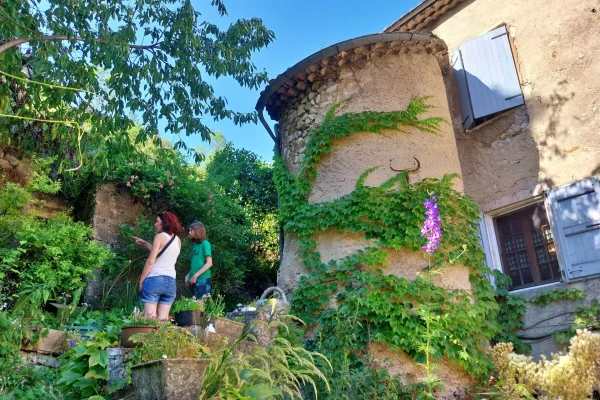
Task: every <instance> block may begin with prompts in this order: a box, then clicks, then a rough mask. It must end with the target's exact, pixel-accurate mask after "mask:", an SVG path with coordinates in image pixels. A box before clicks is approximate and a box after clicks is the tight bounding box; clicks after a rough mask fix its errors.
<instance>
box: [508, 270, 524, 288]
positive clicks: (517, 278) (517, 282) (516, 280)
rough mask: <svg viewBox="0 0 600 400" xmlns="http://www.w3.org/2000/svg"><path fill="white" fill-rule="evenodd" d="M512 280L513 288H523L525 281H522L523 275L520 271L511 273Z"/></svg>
mask: <svg viewBox="0 0 600 400" xmlns="http://www.w3.org/2000/svg"><path fill="white" fill-rule="evenodd" d="M509 276H510V278H511V279H512V287H516V286H522V285H523V281H521V274H519V270H518V269H517V270H514V271H510V273H509Z"/></svg>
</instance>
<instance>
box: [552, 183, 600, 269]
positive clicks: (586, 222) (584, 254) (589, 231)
mask: <svg viewBox="0 0 600 400" xmlns="http://www.w3.org/2000/svg"><path fill="white" fill-rule="evenodd" d="M548 203H549V205H550V210H551V213H552V219H553V221H554V226H555V234H556V236H557V237H556V239H557V242H558V255H559V256H560V258H561V260H562V262H563V265H564V270H565V275H566V278H567V280H570V281H571V280H577V279H582V278H587V277H590V276H593V275H600V184H599V183H598V178H596V177H592V178H588V179H585V180H583V181H579V182H576V183H574V184H571V185H567V186H563V187H560V188H557V189H555V190H552V191H550V192H549V193H548Z"/></svg>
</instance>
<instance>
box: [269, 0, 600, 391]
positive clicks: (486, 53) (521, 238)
mask: <svg viewBox="0 0 600 400" xmlns="http://www.w3.org/2000/svg"><path fill="white" fill-rule="evenodd" d="M599 25H600V3H599V2H598V0H576V1H571V2H567V3H565V2H563V1H559V0H547V1H541V0H528V1H525V2H523V1H516V0H508V1H505V2H502V3H501V5H499V4H498V3H497V2H495V1H493V0H427V1H425V2H423V3H422V4H420V5H419V6H418V7H416V8H415V9H413V10H412V11H410V12H409V13H408V14H407V15H405V16H403V17H402V18H400V19H399V20H398V21H396V22H394V23H393V24H392V25H391V26H390V27H389V28H386V30H385V32H384V33H381V34H375V35H368V36H364V37H359V38H356V39H352V40H348V41H345V42H342V43H338V44H336V45H334V46H331V47H328V48H326V49H323V50H321V51H319V52H317V53H315V54H313V55H311V56H309V57H307V58H305V59H304V60H302V61H300V62H299V63H297V64H296V65H294V66H292V67H291V68H289V69H288V70H287V71H285V72H284V73H282V74H281V75H279V76H278V77H277V78H276V79H275V80H274V81H272V82H271V83H270V84H269V85H268V86H267V88H266V89H265V91H264V92H263V93H262V94H261V97H260V99H259V101H258V104H257V110H258V111H259V118H260V119H261V121H263V123H264V125H265V127H266V128H267V130H268V131H269V134H270V135H271V137H272V138H273V139H274V140H275V142H276V148H277V151H279V152H280V154H281V155H282V157H283V160H284V162H285V164H286V166H287V168H288V170H289V171H291V172H292V173H297V172H298V171H299V168H300V163H301V160H302V159H303V157H304V152H305V146H306V141H307V135H308V133H309V132H310V131H311V130H312V129H313V128H314V127H316V126H319V124H321V123H322V122H323V118H324V114H325V112H327V110H328V109H329V108H330V107H331V106H332V105H333V104H334V103H336V102H339V101H342V100H343V101H344V103H343V105H342V106H341V109H340V111H339V112H341V113H347V112H360V111H367V110H371V111H373V110H376V111H391V110H398V109H404V108H406V106H407V104H408V102H409V101H410V98H411V97H413V96H424V95H426V96H431V97H430V103H431V104H432V105H433V106H434V107H433V108H432V109H431V110H429V111H428V112H429V114H430V115H435V116H441V117H443V118H444V119H446V120H447V121H448V122H449V124H447V125H446V126H444V125H443V124H442V129H441V132H440V135H439V136H434V137H427V136H424V135H419V134H418V133H417V132H413V131H411V130H409V131H408V135H406V136H402V137H401V138H396V137H394V136H393V135H390V136H389V137H388V136H382V135H377V134H365V135H358V136H352V137H348V138H343V139H339V140H338V141H336V142H335V146H334V147H333V150H332V152H331V153H330V154H329V155H328V156H327V157H325V158H323V159H322V160H320V161H319V163H318V165H317V170H318V172H319V175H318V178H317V180H316V182H315V183H314V185H313V187H312V191H311V194H310V198H309V201H310V202H311V203H319V202H326V201H331V200H334V199H336V198H339V197H341V196H343V195H346V194H348V193H350V192H351V191H352V190H353V189H354V187H355V183H356V181H357V179H358V178H359V176H360V174H361V173H362V172H363V171H364V170H365V169H367V168H373V167H375V168H376V169H375V172H374V173H373V174H372V175H370V176H369V178H368V179H369V180H368V181H367V182H366V183H367V184H368V185H374V186H375V185H379V184H381V183H382V182H384V181H385V180H386V179H389V177H390V176H391V174H393V173H394V172H393V171H394V170H402V169H411V168H415V169H416V171H415V173H414V179H415V180H419V179H423V178H425V177H440V176H441V175H443V174H445V173H449V172H458V173H460V175H461V177H462V180H458V181H456V184H455V185H456V188H457V189H458V190H464V193H466V194H468V195H470V196H472V197H473V198H474V199H475V200H476V202H477V203H478V205H479V206H480V209H481V212H482V222H481V224H480V228H481V239H482V246H483V248H484V250H485V252H486V262H487V264H488V266H489V267H490V268H491V269H498V270H501V271H503V272H504V273H506V274H507V275H509V276H511V278H512V281H513V285H512V291H511V293H514V294H519V295H522V296H523V297H525V298H526V299H530V298H532V297H533V296H535V295H536V294H538V293H540V292H541V291H544V290H549V289H556V288H571V287H576V288H580V289H583V290H585V291H586V292H587V293H588V299H587V302H589V301H590V300H591V299H593V298H596V297H598V291H599V290H600V280H599V279H598V277H599V276H600V186H599V184H598V175H599V174H600V132H599V130H598V126H599V125H600V112H599V107H600V98H599V97H598V96H599V95H598V93H599V92H600V90H599V89H600V78H598V77H599V76H600V51H599V50H598V49H600V37H599V36H598V35H596V34H595V33H594V32H596V31H597V30H598V27H599ZM263 110H266V111H267V112H268V114H269V115H270V116H271V118H272V119H274V120H275V121H277V122H278V125H276V129H275V132H272V131H271V130H270V128H269V127H268V125H267V124H266V121H265V120H264V116H263V114H262V112H263ZM415 163H416V164H415ZM284 239H285V240H284V248H283V253H282V260H281V267H280V274H279V278H278V284H279V285H280V286H281V287H283V288H284V289H285V290H287V291H291V290H292V289H293V287H294V285H295V284H296V282H297V281H298V279H299V277H300V276H301V275H302V274H303V270H302V267H301V261H300V260H299V258H298V248H297V247H298V244H297V241H296V239H295V238H294V237H293V235H291V234H289V233H285V235H284ZM317 243H318V251H319V252H320V254H321V257H322V259H323V261H327V260H328V259H336V258H339V257H341V256H344V255H347V254H349V253H352V252H354V251H356V250H357V249H361V248H364V247H365V246H367V245H368V241H366V240H365V239H364V238H362V237H357V236H355V235H352V234H343V233H339V232H329V231H325V232H322V233H321V234H319V237H318V238H317ZM417 270H418V263H416V261H415V260H414V258H413V256H411V254H409V252H400V251H398V252H397V253H394V254H393V255H391V256H390V265H389V267H388V270H387V271H386V273H393V274H396V275H399V276H403V277H406V278H407V279H410V278H413V279H414V277H415V273H416V271H417ZM447 274H448V275H447V276H444V278H443V279H441V280H440V282H438V283H439V284H440V285H445V287H447V288H449V289H451V288H461V289H465V290H469V288H470V287H469V281H468V271H466V270H464V269H461V268H460V267H456V268H455V270H453V271H448V272H447ZM574 309H575V303H573V302H569V301H559V302H555V303H552V304H551V305H549V306H547V307H541V306H537V305H535V304H533V303H528V309H527V313H526V315H525V319H524V320H525V330H524V332H521V337H522V338H523V340H524V341H526V342H530V343H531V344H532V346H533V355H534V356H538V355H540V354H549V353H550V352H551V351H556V350H559V349H561V348H562V346H559V345H557V344H556V343H554V342H553V340H552V339H551V337H550V335H551V333H552V332H553V331H556V330H560V329H566V328H567V327H568V326H570V324H571V323H572V321H573V312H574ZM452 371H453V369H452V368H446V369H445V372H444V373H445V374H446V373H448V374H450V375H452V373H453V372H452ZM456 374H457V373H455V375H454V376H446V378H447V379H446V380H447V381H456V382H458V381H460V380H461V379H463V378H461V377H460V376H458V375H456Z"/></svg>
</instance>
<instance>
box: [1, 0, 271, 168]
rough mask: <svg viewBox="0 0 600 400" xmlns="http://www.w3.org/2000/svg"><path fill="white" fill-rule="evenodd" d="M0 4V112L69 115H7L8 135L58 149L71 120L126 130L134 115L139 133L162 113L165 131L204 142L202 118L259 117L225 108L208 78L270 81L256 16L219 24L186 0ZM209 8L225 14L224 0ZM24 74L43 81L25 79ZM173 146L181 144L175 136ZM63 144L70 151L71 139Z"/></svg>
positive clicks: (91, 127) (15, 0) (265, 33)
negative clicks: (259, 60) (256, 59)
mask: <svg viewBox="0 0 600 400" xmlns="http://www.w3.org/2000/svg"><path fill="white" fill-rule="evenodd" d="M0 4H1V7H0V38H8V39H6V40H3V41H2V40H0V65H2V68H1V70H2V73H1V74H0V108H1V109H0V114H5V115H18V116H20V117H26V118H36V119H44V120H52V121H72V122H71V123H62V124H61V123H41V122H35V121H34V122H32V121H30V120H20V121H15V119H11V120H10V123H8V122H6V121H5V125H4V126H0V136H1V138H2V139H4V140H5V141H7V142H13V144H16V145H20V146H21V145H22V143H15V141H18V142H24V143H27V144H30V145H37V146H41V147H42V148H43V149H45V150H52V149H53V148H55V149H56V150H62V148H60V147H58V146H57V143H56V142H55V141H56V140H57V138H58V139H62V140H67V141H70V143H73V142H76V140H77V136H78V135H80V134H81V133H80V132H78V129H76V128H77V127H76V125H74V122H76V123H78V124H79V125H80V126H81V127H82V132H85V135H86V136H98V137H105V136H109V135H110V134H113V135H114V134H115V133H118V134H125V132H126V131H127V130H128V129H129V128H131V127H132V126H133V124H134V121H133V120H132V118H130V117H131V116H132V115H136V116H140V117H141V119H142V125H143V128H142V129H141V130H140V131H139V134H138V140H143V139H146V138H149V137H156V135H157V134H158V133H159V121H161V120H164V121H165V122H166V124H165V131H166V132H168V133H172V134H175V135H180V134H186V135H191V134H200V135H201V136H202V138H203V139H205V140H209V139H210V134H211V132H210V129H209V128H208V127H207V126H206V125H205V124H204V123H203V121H202V118H203V117H204V116H211V117H213V118H214V119H217V120H220V119H224V118H231V119H233V120H234V122H235V123H237V124H243V123H246V122H255V121H256V114H255V113H254V112H252V113H241V112H235V111H232V110H230V109H229V108H228V107H227V101H226V99H225V98H223V97H220V96H218V95H216V94H215V92H214V89H213V87H212V86H211V85H210V84H209V83H207V81H206V80H205V79H206V77H207V76H212V77H216V78H218V77H222V76H227V77H231V78H233V79H235V80H236V81H237V82H238V83H239V84H240V85H241V86H243V87H248V88H252V89H256V88H258V87H259V86H260V85H261V84H263V83H265V82H266V81H267V75H266V72H264V71H258V70H257V68H256V66H255V65H254V63H253V62H252V61H251V55H252V53H253V52H254V51H256V50H259V49H261V48H263V47H265V46H267V45H268V44H269V43H270V42H271V41H272V40H273V38H274V35H273V32H271V31H269V30H268V29H266V28H265V27H264V26H263V24H262V21H261V20H260V19H257V18H252V19H240V20H237V21H236V22H234V23H232V24H231V25H230V26H229V27H228V28H227V29H224V30H223V29H220V28H219V27H218V26H217V25H216V24H214V23H211V22H209V21H207V20H205V19H204V18H203V17H202V14H201V13H200V12H199V11H198V10H197V9H195V8H194V6H192V3H191V1H190V0H183V1H181V0H163V1H158V0H136V1H132V2H106V1H99V0H90V1H76V0H49V1H47V2H43V3H38V2H35V1H26V0H8V1H3V2H1V3H0ZM212 6H216V7H217V9H218V12H219V14H220V15H221V16H225V15H226V14H227V11H226V9H225V6H224V4H223V3H222V1H221V0H212ZM6 73H8V74H10V75H12V76H8V75H6ZM25 73H28V74H29V79H31V80H34V81H38V82H42V83H43V84H42V85H40V84H33V83H31V82H28V81H23V80H22V78H25V77H26V74H25ZM52 85H58V86H62V87H71V88H78V89H81V91H79V90H65V89H58V88H56V87H52ZM174 145H175V147H176V148H184V149H186V148H187V147H186V145H185V143H184V142H183V141H181V140H180V141H178V142H176V143H175V144H174ZM63 147H64V146H63ZM64 150H65V151H64V152H65V153H67V155H69V156H71V157H74V155H75V154H76V147H75V146H73V145H72V146H70V147H69V146H67V147H66V148H65V149H64ZM97 157H99V158H102V157H104V155H103V154H98V155H97Z"/></svg>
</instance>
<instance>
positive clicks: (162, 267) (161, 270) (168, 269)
mask: <svg viewBox="0 0 600 400" xmlns="http://www.w3.org/2000/svg"><path fill="white" fill-rule="evenodd" d="M161 234H162V235H165V237H166V238H167V243H169V240H171V236H169V234H168V233H165V232H161ZM165 245H166V244H165ZM179 246H180V245H179V240H178V239H177V238H175V240H173V242H172V243H171V244H170V245H169V247H167V249H166V250H165V251H164V252H163V253H162V254H161V255H160V257H158V258H157V259H156V261H154V265H153V266H152V269H151V270H150V273H149V274H148V277H151V276H160V275H166V276H170V277H171V278H175V263H176V262H177V257H179V252H180V251H181V248H180V247H179Z"/></svg>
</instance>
